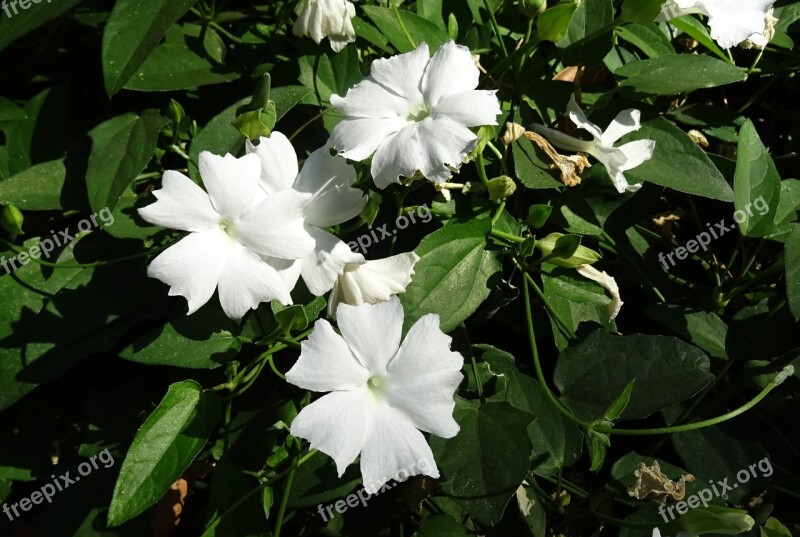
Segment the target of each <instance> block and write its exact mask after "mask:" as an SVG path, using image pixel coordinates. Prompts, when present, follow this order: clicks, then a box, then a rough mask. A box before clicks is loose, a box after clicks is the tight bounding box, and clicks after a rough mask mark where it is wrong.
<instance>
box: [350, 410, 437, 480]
mask: <svg viewBox="0 0 800 537" xmlns="http://www.w3.org/2000/svg"><path fill="white" fill-rule="evenodd" d="M419 474H423V475H428V476H431V477H433V478H438V477H439V469H438V468H437V467H436V462H435V461H434V459H433V453H432V452H431V448H430V447H429V446H428V443H427V442H426V441H425V437H424V436H422V433H421V432H419V431H418V430H417V429H415V428H414V426H413V425H412V424H411V422H410V421H409V420H408V418H406V417H405V416H404V415H403V414H402V413H400V412H398V411H397V410H395V409H393V408H391V407H390V406H388V405H381V406H379V407H377V408H376V409H375V411H374V412H373V420H372V428H371V430H370V431H369V435H367V438H366V440H365V442H364V447H363V448H362V450H361V475H362V477H363V479H364V490H366V491H367V492H368V493H370V494H374V493H376V492H377V491H378V490H380V488H381V485H383V484H384V483H386V482H388V481H390V480H392V479H399V480H404V479H407V478H408V477H410V476H412V475H419Z"/></svg>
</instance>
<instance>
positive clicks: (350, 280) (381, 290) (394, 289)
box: [328, 252, 419, 317]
mask: <svg viewBox="0 0 800 537" xmlns="http://www.w3.org/2000/svg"><path fill="white" fill-rule="evenodd" d="M362 259H363V258H362ZM417 261H419V256H418V255H417V254H415V253H414V252H407V253H404V254H398V255H394V256H391V257H387V258H384V259H374V260H372V261H367V262H365V263H361V264H350V265H347V266H345V267H344V273H343V274H342V275H341V277H340V278H339V279H338V280H337V281H336V284H335V286H334V287H335V289H336V292H335V293H331V296H330V298H329V299H328V314H329V315H330V314H333V315H331V316H332V317H335V311H336V306H337V305H338V304H339V302H340V301H343V302H344V303H346V304H350V305H352V306H358V305H360V304H365V303H366V304H377V303H379V302H386V301H387V300H389V299H390V298H392V296H394V295H396V294H398V293H402V292H404V291H405V290H406V286H408V284H409V283H411V275H412V274H414V265H415V264H416V262H417Z"/></svg>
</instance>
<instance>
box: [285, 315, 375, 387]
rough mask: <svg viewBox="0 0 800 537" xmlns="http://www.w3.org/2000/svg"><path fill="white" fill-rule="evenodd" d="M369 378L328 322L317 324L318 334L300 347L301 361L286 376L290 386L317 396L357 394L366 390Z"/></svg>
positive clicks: (367, 372)
mask: <svg viewBox="0 0 800 537" xmlns="http://www.w3.org/2000/svg"><path fill="white" fill-rule="evenodd" d="M369 377H370V375H369V371H367V370H366V369H365V368H364V366H362V365H361V364H360V363H358V361H357V360H356V359H355V357H354V356H353V354H352V353H351V352H350V347H348V346H347V343H346V342H345V340H344V339H342V336H340V335H339V334H337V333H336V332H335V331H334V330H333V327H332V326H331V324H330V323H329V322H328V321H326V320H324V319H320V320H318V321H317V322H316V323H315V324H314V331H313V332H311V335H310V336H309V337H308V339H306V340H305V341H303V342H302V343H301V344H300V358H298V359H297V361H296V362H295V364H294V366H292V368H291V369H290V370H289V371H288V372H287V373H286V380H287V381H289V382H290V383H292V384H294V385H295V386H299V387H300V388H303V389H304V390H312V391H315V392H333V391H340V390H353V389H356V388H359V387H363V386H364V385H365V384H366V383H367V380H368V379H369Z"/></svg>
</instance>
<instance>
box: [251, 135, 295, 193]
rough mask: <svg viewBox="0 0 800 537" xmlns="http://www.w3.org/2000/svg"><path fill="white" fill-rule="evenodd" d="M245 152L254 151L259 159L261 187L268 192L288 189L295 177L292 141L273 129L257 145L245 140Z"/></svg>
mask: <svg viewBox="0 0 800 537" xmlns="http://www.w3.org/2000/svg"><path fill="white" fill-rule="evenodd" d="M245 143H246V145H247V153H248V154H250V153H255V154H256V155H258V158H259V160H260V161H261V188H263V189H264V191H265V192H266V193H268V194H277V193H278V192H281V191H283V190H286V189H289V188H291V187H292V185H293V184H294V181H295V179H296V178H297V171H298V167H297V153H295V151H294V147H293V146H292V142H290V141H289V139H288V138H287V137H286V136H284V135H283V134H282V133H280V132H277V131H274V132H273V133H272V134H271V135H270V137H269V138H267V137H266V136H262V137H261V138H260V139H259V143H258V145H257V146H256V145H253V143H252V142H250V140H246V142H245Z"/></svg>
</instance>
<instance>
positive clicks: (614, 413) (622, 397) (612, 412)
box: [603, 377, 636, 421]
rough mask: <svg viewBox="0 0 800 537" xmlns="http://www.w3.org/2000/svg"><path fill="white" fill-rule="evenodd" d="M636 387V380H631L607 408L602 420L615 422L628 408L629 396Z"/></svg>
mask: <svg viewBox="0 0 800 537" xmlns="http://www.w3.org/2000/svg"><path fill="white" fill-rule="evenodd" d="M635 385H636V378H635V377H634V378H632V379H631V381H630V382H629V383H628V385H627V386H625V389H624V390H622V393H621V394H619V397H617V398H616V399H615V400H614V402H613V403H611V405H610V406H609V407H608V410H606V411H605V412H604V413H603V419H604V420H608V421H616V420H617V419H619V417H620V416H621V415H622V413H623V412H625V409H626V408H628V405H629V404H630V402H631V394H632V393H633V387H634V386H635Z"/></svg>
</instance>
